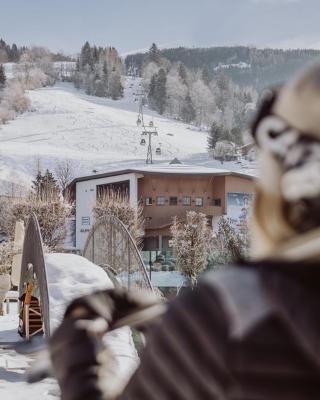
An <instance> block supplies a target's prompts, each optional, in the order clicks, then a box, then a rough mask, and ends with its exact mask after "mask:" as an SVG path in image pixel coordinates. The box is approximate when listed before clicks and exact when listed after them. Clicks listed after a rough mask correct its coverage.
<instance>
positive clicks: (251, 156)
mask: <svg viewBox="0 0 320 400" xmlns="http://www.w3.org/2000/svg"><path fill="white" fill-rule="evenodd" d="M238 151H239V152H240V154H241V156H242V157H244V158H246V159H247V160H249V161H253V160H255V159H256V153H257V147H256V144H255V143H253V142H250V143H247V144H244V145H243V146H241V147H239V148H238Z"/></svg>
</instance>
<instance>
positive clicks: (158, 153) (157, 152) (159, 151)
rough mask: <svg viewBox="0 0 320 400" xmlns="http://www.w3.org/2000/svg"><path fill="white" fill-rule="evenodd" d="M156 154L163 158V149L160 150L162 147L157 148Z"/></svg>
mask: <svg viewBox="0 0 320 400" xmlns="http://www.w3.org/2000/svg"><path fill="white" fill-rule="evenodd" d="M156 154H157V155H158V156H161V148H160V147H157V148H156Z"/></svg>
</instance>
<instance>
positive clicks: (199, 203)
mask: <svg viewBox="0 0 320 400" xmlns="http://www.w3.org/2000/svg"><path fill="white" fill-rule="evenodd" d="M195 202H196V206H197V207H202V206H203V197H196V199H195Z"/></svg>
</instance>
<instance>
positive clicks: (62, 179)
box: [54, 160, 75, 197]
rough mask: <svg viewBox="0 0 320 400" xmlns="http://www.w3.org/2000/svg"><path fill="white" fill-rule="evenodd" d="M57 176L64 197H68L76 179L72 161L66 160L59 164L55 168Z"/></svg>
mask: <svg viewBox="0 0 320 400" xmlns="http://www.w3.org/2000/svg"><path fill="white" fill-rule="evenodd" d="M54 172H55V176H56V178H57V181H58V184H59V186H60V189H61V192H62V194H63V196H64V197H66V196H67V195H68V193H67V188H68V185H69V184H70V183H71V182H72V180H73V179H74V177H75V173H74V164H73V163H72V161H71V160H64V161H61V162H59V163H58V164H57V166H56V168H55V171H54Z"/></svg>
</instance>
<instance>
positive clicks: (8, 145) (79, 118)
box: [0, 78, 206, 182]
mask: <svg viewBox="0 0 320 400" xmlns="http://www.w3.org/2000/svg"><path fill="white" fill-rule="evenodd" d="M139 84H140V81H139V80H138V79H136V80H133V79H130V78H128V79H127V82H126V90H125V97H124V99H122V100H119V101H112V100H109V99H102V98H97V97H93V96H87V95H85V94H84V93H83V92H81V91H78V90H76V89H75V88H73V86H72V85H71V84H68V83H58V84H57V85H56V86H54V87H47V88H42V89H39V90H34V91H30V92H29V93H28V96H29V97H30V100H31V105H32V111H30V112H28V113H25V114H23V115H21V116H20V117H18V118H17V119H16V120H14V121H12V122H10V123H9V124H8V125H5V126H1V127H0V140H1V148H0V179H4V180H14V181H15V182H17V180H21V181H24V182H27V181H28V180H29V179H30V177H31V176H33V175H34V171H35V169H36V165H37V160H38V159H40V164H41V165H42V166H43V167H50V168H52V169H54V164H55V162H56V160H57V159H60V160H63V159H70V160H73V161H74V162H75V164H76V165H77V169H78V171H77V173H79V174H81V173H88V172H90V171H91V170H92V169H101V168H104V169H106V168H107V165H108V164H109V163H114V162H119V161H124V160H128V162H129V163H130V162H132V161H135V162H136V161H139V160H140V161H143V160H144V158H145V155H146V148H145V147H143V146H140V139H141V129H140V128H138V127H137V126H136V120H137V109H138V104H137V103H136V102H134V99H135V96H134V93H135V92H136V91H137V90H138V88H139ZM146 114H147V118H146V119H147V120H148V119H150V120H151V118H153V119H154V124H155V126H157V128H158V131H159V136H158V137H157V138H155V139H156V140H154V147H158V146H160V147H161V150H162V155H161V156H157V157H155V158H156V159H157V160H160V159H162V160H168V159H171V158H172V157H173V156H178V157H181V158H186V157H188V156H191V155H192V154H194V153H204V152H205V151H206V134H205V133H203V132H198V131H196V130H192V129H189V127H188V126H187V125H186V124H182V123H180V122H176V121H172V120H169V119H166V118H161V117H159V116H156V114H155V113H153V112H150V111H149V112H148V111H146Z"/></svg>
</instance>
